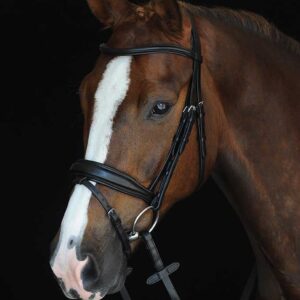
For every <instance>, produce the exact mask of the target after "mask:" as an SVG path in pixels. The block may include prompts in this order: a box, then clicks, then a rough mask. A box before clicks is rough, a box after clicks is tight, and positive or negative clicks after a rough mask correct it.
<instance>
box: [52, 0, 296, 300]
mask: <svg viewBox="0 0 300 300" xmlns="http://www.w3.org/2000/svg"><path fill="white" fill-rule="evenodd" d="M88 4H89V6H90V8H91V10H92V12H93V13H94V15H95V16H96V17H97V18H98V19H99V20H100V22H101V23H102V24H104V25H105V26H106V27H111V28H112V36H111V38H110V40H109V43H108V44H109V46H110V47H113V48H132V47H137V46H139V47H141V46H144V45H156V44H161V43H163V44H173V45H177V46H181V47H184V48H187V49H189V48H190V47H191V21H190V20H191V19H190V15H193V18H194V20H195V26H196V28H197V31H198V35H199V39H200V41H201V46H202V56H203V64H202V67H201V72H202V79H201V86H202V92H203V100H204V107H205V111H206V116H205V121H206V137H207V156H206V162H205V165H206V168H205V176H204V179H206V178H207V177H209V176H212V177H213V178H214V180H215V181H216V182H217V184H218V185H219V186H220V188H221V189H222V190H223V191H224V193H225V195H226V196H227V198H228V200H229V201H230V203H231V204H232V206H233V207H234V209H235V210H236V212H237V214H238V215H239V217H240V219H241V221H242V223H243V225H244V226H245V229H246V231H247V233H248V236H249V239H250V241H251V245H252V247H253V250H254V253H255V256H256V262H257V290H256V299H265V300H282V299H286V300H287V299H289V300H295V299H300V198H299V192H300V191H299V189H300V118H299V115H300V84H299V78H300V45H299V44H298V43H297V42H296V41H294V40H292V39H291V38H289V37H287V36H285V35H284V34H283V33H281V32H279V31H278V30H277V29H276V28H275V27H273V26H272V25H270V24H269V23H268V22H267V21H266V20H265V19H263V18H262V17H260V16H257V15H254V14H251V13H248V12H236V11H232V10H229V9H220V8H216V9H208V8H203V7H194V6H192V5H188V4H183V3H178V2H177V1H175V0H164V1H162V0H152V1H150V3H148V4H146V5H141V6H138V5H135V4H132V3H130V2H128V1H127V0H88ZM191 74H192V60H190V59H188V58H186V57H181V56H178V55H174V54H167V53H159V54H155V55H151V54H147V55H141V56H137V57H136V56H134V57H133V56H130V55H128V56H113V57H112V56H110V55H100V57H99V59H98V61H97V63H96V65H95V67H94V69H93V70H92V72H91V73H89V74H88V75H87V76H86V77H85V79H84V80H83V82H82V85H81V88H80V94H81V105H82V111H83V114H84V118H85V123H84V144H85V148H86V154H85V158H86V159H88V160H93V161H96V162H99V163H105V164H106V165H110V166H112V167H114V168H115V169H117V170H120V171H122V172H125V173H127V174H130V176H131V177H133V178H135V179H136V180H137V181H138V182H140V183H141V184H142V185H143V186H145V187H147V186H149V184H150V183H151V181H152V179H153V178H155V176H157V174H158V173H159V171H160V169H161V168H162V166H163V163H164V161H165V158H166V156H167V154H168V151H169V149H170V145H171V143H172V138H173V136H174V134H175V132H176V130H177V127H178V124H179V120H180V116H181V113H182V110H183V107H184V102H185V99H186V94H187V91H188V88H189V82H190V80H191ZM198 152H199V147H198V142H197V130H196V126H194V127H193V129H192V132H191V135H190V139H189V141H188V143H187V145H186V147H185V150H184V152H183V154H182V155H181V157H180V159H179V162H178V164H177V166H176V169H175V171H174V174H173V176H172V179H171V182H170V185H169V187H168V189H167V192H166V194H165V199H164V202H163V205H162V207H161V209H160V214H161V215H165V214H166V213H167V211H168V210H169V209H170V207H172V206H173V205H174V204H175V203H176V202H177V201H179V200H180V199H184V198H186V197H187V196H189V195H190V194H192V193H193V192H194V191H195V190H196V189H197V187H198V181H199V180H200V178H199V156H198ZM96 188H97V189H98V190H99V191H101V192H102V194H103V195H104V196H105V197H106V199H108V201H109V203H110V205H111V206H112V207H114V208H115V210H116V211H117V213H118V215H119V216H120V219H121V220H122V224H123V226H124V227H125V228H127V229H130V228H131V227H132V224H133V222H134V220H135V218H136V216H137V215H138V214H139V213H140V212H141V211H142V210H143V209H144V208H145V207H146V204H145V203H144V202H142V201H140V200H138V199H137V198H135V197H133V196H130V195H125V194H123V193H119V192H118V191H115V190H113V189H110V188H108V187H104V186H103V185H99V184H97V185H96ZM151 222H152V215H151V213H148V214H146V215H145V216H144V217H143V218H142V220H141V222H139V224H138V229H139V230H143V229H146V228H148V226H150V225H151ZM138 243H139V242H134V243H132V244H131V248H132V249H133V250H134V249H135V248H136V246H137V244H138ZM53 245H54V247H53V249H54V250H53V253H52V257H51V267H52V269H53V272H54V274H55V276H56V277H57V278H58V280H59V282H60V283H61V287H62V289H63V290H64V292H65V295H66V296H67V297H69V298H82V299H85V300H87V299H101V298H103V297H104V296H105V295H106V294H110V293H115V292H117V291H119V290H120V289H121V288H122V286H123V285H124V281H125V278H126V269H127V259H126V256H125V255H124V253H123V251H122V245H121V243H120V240H119V238H118V236H117V234H116V232H115V230H114V229H113V227H112V225H111V223H110V221H109V219H108V218H107V216H106V214H105V211H104V209H103V208H102V207H101V206H100V205H99V203H98V202H97V200H96V199H95V197H93V196H92V194H91V192H90V190H89V189H87V188H86V187H85V186H83V185H76V186H75V187H74V191H73V192H72V195H71V197H70V201H69V205H68V208H67V210H66V213H65V216H64V218H63V221H62V225H61V229H60V232H59V234H58V235H57V237H56V239H55V240H54V243H53Z"/></svg>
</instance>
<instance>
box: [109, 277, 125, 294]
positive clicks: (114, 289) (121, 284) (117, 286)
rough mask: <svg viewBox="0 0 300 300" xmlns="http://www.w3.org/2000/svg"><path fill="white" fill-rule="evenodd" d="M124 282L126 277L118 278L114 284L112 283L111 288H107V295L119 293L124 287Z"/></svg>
mask: <svg viewBox="0 0 300 300" xmlns="http://www.w3.org/2000/svg"><path fill="white" fill-rule="evenodd" d="M125 280H126V275H121V276H119V277H118V279H117V280H116V282H115V283H114V285H113V286H112V287H111V288H109V290H108V292H107V294H109V295H110V294H116V293H118V292H120V291H121V289H122V288H123V287H124V284H125Z"/></svg>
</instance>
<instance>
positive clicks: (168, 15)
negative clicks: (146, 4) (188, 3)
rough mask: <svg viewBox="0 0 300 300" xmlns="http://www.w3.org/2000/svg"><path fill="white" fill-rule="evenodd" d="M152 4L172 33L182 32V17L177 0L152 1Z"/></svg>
mask: <svg viewBox="0 0 300 300" xmlns="http://www.w3.org/2000/svg"><path fill="white" fill-rule="evenodd" d="M151 4H152V7H153V8H154V11H155V12H156V13H157V14H158V15H159V16H160V17H161V18H162V19H163V21H165V22H166V24H167V26H168V28H169V29H170V30H171V31H172V32H181V30H182V15H181V11H180V8H179V5H178V2H177V1H176V0H152V2H151Z"/></svg>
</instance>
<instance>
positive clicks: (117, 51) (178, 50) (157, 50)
mask: <svg viewBox="0 0 300 300" xmlns="http://www.w3.org/2000/svg"><path fill="white" fill-rule="evenodd" d="M100 51H101V52H102V53H104V54H110V55H118V56H125V55H133V56H138V55H144V54H161V53H169V54H176V55H180V56H184V57H189V58H191V59H193V60H197V61H198V62H202V57H201V56H200V57H199V55H198V53H194V52H192V51H191V50H190V49H186V48H183V47H179V46H175V45H174V46H172V45H166V44H161V45H155V46H145V47H140V48H110V47H108V46H107V45H106V44H101V45H100Z"/></svg>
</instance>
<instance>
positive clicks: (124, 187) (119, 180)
mask: <svg viewBox="0 0 300 300" xmlns="http://www.w3.org/2000/svg"><path fill="white" fill-rule="evenodd" d="M100 50H101V52H102V53H104V54H108V55H112V56H115V55H116V56H127V55H131V56H138V55H149V54H156V53H170V54H176V55H180V56H184V57H188V58H190V59H192V60H193V71H192V78H191V81H190V85H189V90H188V93H187V97H186V101H185V106H184V109H183V112H182V115H181V119H180V122H179V126H178V129H177V131H176V134H175V136H174V138H173V141H172V144H171V147H170V151H169V153H168V155H167V158H166V161H165V163H164V165H163V167H162V169H161V171H160V172H159V174H158V175H157V176H156V178H155V179H154V180H153V182H152V183H151V185H150V186H149V187H144V186H143V185H141V184H140V183H139V182H137V181H136V180H135V179H134V178H132V177H131V176H130V175H128V174H125V173H123V172H121V171H119V170H116V169H115V168H113V167H111V166H108V165H105V164H101V163H98V162H95V161H89V160H84V159H81V160H78V161H77V162H75V163H74V164H73V165H72V166H71V172H72V173H73V174H74V175H75V176H76V183H77V184H82V185H84V186H85V187H86V188H88V189H89V190H90V191H91V192H92V194H93V195H94V197H95V198H96V199H97V200H98V201H99V202H100V204H101V205H102V206H103V208H104V209H105V211H106V213H107V215H108V217H109V219H110V221H111V223H112V225H113V227H114V228H115V230H116V232H117V235H118V237H119V238H120V241H121V242H122V246H123V251H124V253H125V255H126V256H127V257H129V255H130V252H131V248H130V241H132V240H135V239H137V238H139V237H140V236H142V238H143V240H144V241H145V242H146V244H147V248H148V250H149V251H150V253H151V255H152V258H153V259H154V264H155V267H156V269H157V271H158V273H157V274H154V275H153V276H151V277H150V278H149V279H148V281H149V282H150V281H151V282H152V283H155V282H156V281H158V280H159V279H161V280H163V282H164V284H165V286H166V288H167V290H168V292H169V294H170V296H171V298H172V299H179V296H178V295H177V293H176V291H175V289H174V287H173V286H172V283H171V282H170V280H169V278H168V275H169V274H170V273H172V272H173V271H175V270H176V269H177V268H178V265H176V266H174V264H172V265H170V266H168V267H167V268H164V266H163V264H162V261H161V259H160V257H159V254H158V252H157V249H156V247H155V244H154V242H153V240H152V237H151V235H150V234H149V231H147V232H144V233H143V234H141V235H140V234H138V233H137V232H135V230H134V229H133V230H132V232H130V233H128V232H126V231H125V229H124V228H123V226H122V223H121V220H120V218H119V217H118V215H117V213H116V211H115V210H114V209H113V208H112V207H111V206H110V205H109V203H108V201H107V199H106V198H105V197H104V196H103V194H102V193H101V192H100V191H99V190H98V189H97V188H96V186H95V185H93V184H92V183H91V182H94V183H98V184H101V185H104V186H107V187H109V188H111V189H113V190H116V191H118V192H121V193H124V194H127V195H130V196H133V197H136V198H139V199H142V200H143V201H145V203H146V204H147V206H148V207H147V209H148V208H150V209H152V210H153V212H154V213H158V212H159V209H160V207H161V205H162V202H163V199H164V195H165V193H166V190H167V188H168V185H169V183H170V180H171V178H172V175H173V172H174V170H175V167H176V165H177V162H178V160H179V157H180V155H181V154H182V153H183V151H184V149H185V146H186V144H187V142H188V140H189V137H190V134H191V131H192V128H193V126H194V124H195V123H196V125H197V132H198V142H199V184H201V183H202V182H203V180H204V172H205V157H206V143H205V122H204V106H203V99H202V95H201V72H200V71H201V70H200V67H201V63H202V57H201V45H200V40H199V37H198V33H197V30H196V27H195V24H194V22H193V20H192V48H191V49H186V48H182V47H179V46H173V45H165V44H161V45H155V46H149V47H141V48H125V49H118V48H110V47H108V46H106V45H105V44H103V45H101V46H100ZM147 209H146V210H147ZM146 210H144V211H143V212H142V213H141V214H140V215H139V216H138V217H137V219H136V221H137V220H138V219H139V218H140V217H141V215H142V214H143V213H144V212H145V211H146ZM156 221H157V220H156ZM152 227H153V226H152ZM150 231H151V230H150ZM155 276H158V280H154V279H153V278H154V277H155ZM151 278H152V279H151ZM149 284H151V283H149Z"/></svg>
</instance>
